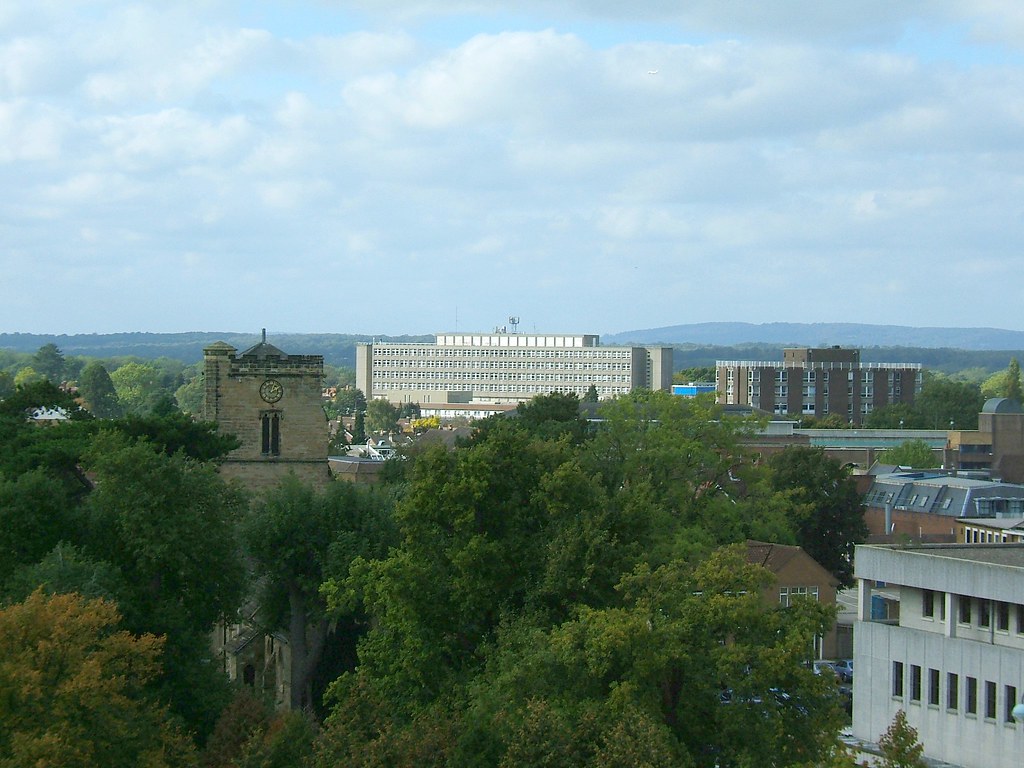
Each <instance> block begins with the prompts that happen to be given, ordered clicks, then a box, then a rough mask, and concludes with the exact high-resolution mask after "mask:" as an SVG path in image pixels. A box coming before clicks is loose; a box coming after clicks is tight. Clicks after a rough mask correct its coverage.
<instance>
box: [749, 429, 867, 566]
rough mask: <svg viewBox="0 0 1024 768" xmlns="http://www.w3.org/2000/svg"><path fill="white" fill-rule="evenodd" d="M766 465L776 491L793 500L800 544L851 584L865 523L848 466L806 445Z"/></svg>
mask: <svg viewBox="0 0 1024 768" xmlns="http://www.w3.org/2000/svg"><path fill="white" fill-rule="evenodd" d="M768 466H769V468H770V469H771V472H772V484H773V486H774V488H775V489H776V490H777V491H780V492H785V493H788V494H789V495H790V497H791V499H792V502H793V505H794V506H793V508H792V515H793V522H794V526H795V528H796V541H797V544H799V545H800V546H801V547H802V548H803V549H804V551H805V552H807V554H809V555H810V556H811V557H813V558H814V559H815V560H816V561H817V562H818V563H819V564H820V565H822V566H823V567H824V568H826V569H827V570H828V571H829V572H831V573H832V575H833V576H835V577H836V579H837V580H838V581H839V583H840V584H841V585H843V586H850V585H852V584H853V583H854V581H853V550H854V546H855V545H856V544H858V543H861V542H863V541H864V540H865V539H866V538H867V524H866V523H865V522H864V514H863V510H862V509H861V498H860V494H858V493H857V488H856V485H855V483H854V481H853V479H852V478H851V477H850V469H849V467H847V466H843V465H842V464H841V463H840V462H839V461H837V460H835V459H833V458H832V457H830V456H827V455H825V451H824V449H822V448H805V447H802V446H791V447H789V448H786V449H785V450H783V451H781V452H779V453H777V454H775V455H774V456H772V457H771V458H770V459H769V460H768Z"/></svg>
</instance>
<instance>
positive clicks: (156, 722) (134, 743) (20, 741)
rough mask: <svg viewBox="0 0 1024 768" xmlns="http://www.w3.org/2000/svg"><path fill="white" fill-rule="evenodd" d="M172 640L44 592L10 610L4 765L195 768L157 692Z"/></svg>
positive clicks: (3, 630) (2, 619)
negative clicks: (154, 684) (154, 686)
mask: <svg viewBox="0 0 1024 768" xmlns="http://www.w3.org/2000/svg"><path fill="white" fill-rule="evenodd" d="M161 646H162V641H161V639H160V638H157V637H155V636H153V635H151V634H143V635H140V636H136V635H134V634H132V633H130V632H126V631H124V630H119V629H118V614H117V609H116V608H115V606H114V605H113V604H111V603H107V602H104V601H102V600H93V601H87V600H85V599H83V598H82V597H80V596H78V595H56V596H47V595H44V594H43V593H42V592H41V591H36V592H35V593H33V594H32V595H30V596H29V597H28V599H26V600H25V601H24V602H22V603H17V604H14V605H11V606H8V607H6V608H2V609H0V690H2V691H3V692H4V695H3V696H0V764H3V765H10V766H22V765H25V766H27V765H61V766H82V767H83V768H84V767H85V766H97V765H102V766H110V768H117V767H118V766H124V768H129V767H130V768H135V767H136V766H140V765H146V766H151V767H152V768H162V767H164V766H166V767H167V768H170V767H171V766H186V765H192V764H194V755H193V752H192V746H191V743H190V741H189V739H188V738H187V737H186V736H184V735H183V734H182V733H181V732H180V731H178V730H176V729H175V728H174V726H173V725H172V724H171V720H170V719H169V718H168V717H167V714H166V712H165V711H164V710H163V709H162V708H161V707H160V706H159V705H158V704H156V703H155V702H154V701H153V700H152V699H151V698H150V694H149V692H148V687H147V686H148V683H149V682H150V681H151V680H152V679H153V678H155V677H156V676H157V675H158V674H159V671H160V652H161Z"/></svg>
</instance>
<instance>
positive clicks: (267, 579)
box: [241, 476, 392, 709]
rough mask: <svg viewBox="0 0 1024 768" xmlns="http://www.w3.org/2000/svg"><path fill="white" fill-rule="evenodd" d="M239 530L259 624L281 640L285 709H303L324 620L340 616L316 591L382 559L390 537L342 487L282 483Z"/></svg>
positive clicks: (357, 491)
mask: <svg viewBox="0 0 1024 768" xmlns="http://www.w3.org/2000/svg"><path fill="white" fill-rule="evenodd" d="M241 528H242V540H243V542H244V545H245V550H246V553H247V555H248V556H249V558H250V560H251V562H252V563H253V566H254V568H255V576H256V578H257V580H258V582H259V583H260V584H262V589H261V593H260V595H259V603H260V610H261V615H262V617H263V621H264V622H265V624H266V626H267V627H269V628H271V629H274V630H283V631H284V632H285V633H286V634H287V636H288V649H289V653H290V656H291V681H290V682H291V706H292V708H293V709H303V708H306V707H310V706H312V705H313V704H314V701H315V699H314V695H313V694H314V691H313V684H314V680H315V676H316V674H317V672H318V667H319V665H320V663H321V661H322V659H323V653H324V648H325V644H326V642H327V639H328V635H329V634H330V632H331V626H332V619H333V620H335V621H336V620H337V619H338V618H339V615H340V614H336V615H334V616H333V617H332V616H329V615H328V613H327V611H326V603H325V596H324V594H323V592H322V591H321V585H322V584H323V583H324V582H325V581H327V580H328V579H329V578H331V577H333V578H334V579H335V580H336V583H340V582H342V581H344V580H345V579H347V578H348V569H349V565H350V563H351V562H352V560H354V559H355V558H357V557H360V556H366V557H370V556H382V555H383V554H384V553H385V552H386V550H387V547H388V546H389V545H390V544H391V543H392V534H391V528H390V525H389V523H388V522H387V518H386V515H385V511H384V509H383V505H382V503H381V502H380V501H378V500H377V499H375V498H372V497H370V496H369V495H368V494H367V493H366V492H364V490H363V489H361V488H359V487H357V486H354V485H352V484H350V483H333V484H331V485H329V486H327V487H326V488H325V489H323V490H318V489H315V488H313V487H311V486H308V485H304V484H303V483H301V482H300V481H299V480H298V479H297V478H295V477H294V476H290V477H289V478H287V479H286V480H285V481H284V482H283V483H282V484H281V485H280V486H278V487H277V488H274V489H272V490H270V491H269V492H268V493H267V494H266V495H265V496H264V497H262V498H260V499H258V500H256V502H255V503H254V504H253V506H252V508H251V510H250V511H249V513H248V514H247V515H246V516H245V518H244V520H243V521H242V526H241ZM336 639H337V638H336Z"/></svg>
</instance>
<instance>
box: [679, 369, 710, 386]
mask: <svg viewBox="0 0 1024 768" xmlns="http://www.w3.org/2000/svg"><path fill="white" fill-rule="evenodd" d="M715 374H716V371H715V367H714V366H713V365H701V366H696V367H693V368H680V369H679V370H678V371H676V372H675V373H673V374H672V383H673V384H690V383H697V382H702V383H703V382H707V383H714V381H715Z"/></svg>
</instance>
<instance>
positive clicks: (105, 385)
mask: <svg viewBox="0 0 1024 768" xmlns="http://www.w3.org/2000/svg"><path fill="white" fill-rule="evenodd" d="M78 392H79V394H80V395H81V396H82V399H83V400H85V404H86V408H87V409H88V410H89V411H91V412H92V414H93V415H94V416H98V417H99V418H101V419H112V418H116V417H117V416H120V415H121V404H120V403H119V402H118V399H117V390H116V389H114V382H113V381H112V380H111V378H110V374H109V373H108V372H107V369H106V367H105V366H104V365H103V364H102V363H100V362H96V361H94V362H91V363H89V364H88V365H86V366H85V368H83V369H82V376H81V378H80V379H79V381H78Z"/></svg>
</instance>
